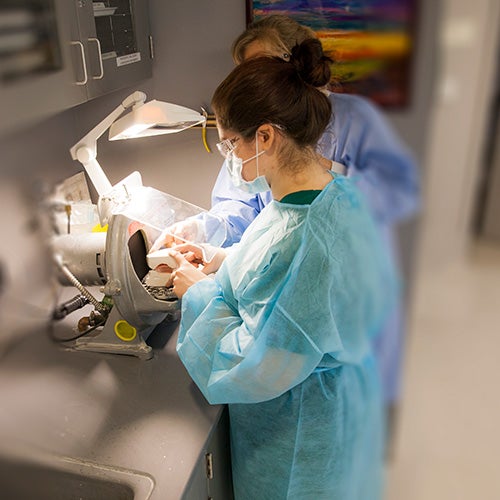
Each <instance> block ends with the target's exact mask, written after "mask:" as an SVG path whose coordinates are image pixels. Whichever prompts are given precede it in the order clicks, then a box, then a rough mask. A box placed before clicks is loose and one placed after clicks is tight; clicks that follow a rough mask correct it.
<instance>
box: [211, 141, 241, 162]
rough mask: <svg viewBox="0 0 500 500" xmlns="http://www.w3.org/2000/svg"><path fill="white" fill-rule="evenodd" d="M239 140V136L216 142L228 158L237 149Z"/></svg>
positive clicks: (221, 152) (222, 153)
mask: <svg viewBox="0 0 500 500" xmlns="http://www.w3.org/2000/svg"><path fill="white" fill-rule="evenodd" d="M238 140H239V137H234V138H233V139H224V140H223V141H220V142H218V143H217V144H216V146H217V149H218V150H219V153H220V154H221V155H222V156H223V157H224V158H227V157H228V156H229V155H230V154H231V153H232V152H233V151H234V150H235V149H236V144H235V143H236V141H238Z"/></svg>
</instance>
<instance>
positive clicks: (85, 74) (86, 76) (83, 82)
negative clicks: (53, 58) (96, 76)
mask: <svg viewBox="0 0 500 500" xmlns="http://www.w3.org/2000/svg"><path fill="white" fill-rule="evenodd" d="M70 43H71V45H78V47H80V52H81V54H82V65H83V80H82V81H81V82H79V81H78V80H77V81H76V84H77V85H87V82H88V81H89V78H88V75H87V63H86V61H85V49H84V48H83V43H82V42H80V41H77V42H74V41H71V42H70Z"/></svg>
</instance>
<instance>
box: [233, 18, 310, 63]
mask: <svg viewBox="0 0 500 500" xmlns="http://www.w3.org/2000/svg"><path fill="white" fill-rule="evenodd" d="M309 38H317V37H316V33H315V32H314V31H313V30H312V29H311V28H308V27H307V26H302V25H301V24H299V23H297V22H296V21H294V20H293V19H291V18H290V17H287V16H284V15H281V14H272V15H270V16H266V17H263V18H262V19H259V20H258V21H254V22H252V23H251V24H249V25H248V27H247V29H246V30H245V31H244V32H243V33H242V34H241V35H240V36H239V37H238V38H237V39H236V40H235V41H234V42H233V46H232V55H233V59H234V62H235V63H236V64H241V63H242V62H243V60H244V56H245V51H246V49H247V47H248V46H249V45H250V44H251V43H252V42H255V41H256V40H258V41H260V42H263V43H266V44H269V45H270V46H271V47H272V48H273V52H275V53H273V54H272V55H275V56H278V57H282V58H284V59H288V58H289V57H290V55H291V53H292V48H293V47H294V46H295V45H299V44H301V43H302V42H303V41H304V40H307V39H309Z"/></svg>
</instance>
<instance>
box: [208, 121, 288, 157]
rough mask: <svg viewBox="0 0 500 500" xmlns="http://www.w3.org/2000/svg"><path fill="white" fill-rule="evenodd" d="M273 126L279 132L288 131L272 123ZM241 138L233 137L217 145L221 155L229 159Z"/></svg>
mask: <svg viewBox="0 0 500 500" xmlns="http://www.w3.org/2000/svg"><path fill="white" fill-rule="evenodd" d="M271 125H272V126H273V127H275V128H277V129H278V130H281V131H284V130H286V129H285V127H283V126H282V125H278V124H276V123H271ZM239 139H240V138H239V137H233V138H232V139H224V140H223V141H220V142H218V143H217V144H216V146H217V149H218V150H219V153H220V154H221V155H222V156H223V157H224V158H227V157H228V156H229V155H230V154H231V153H232V152H233V151H234V150H235V149H236V145H235V142H236V141H239Z"/></svg>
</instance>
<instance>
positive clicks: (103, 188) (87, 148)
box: [69, 91, 146, 196]
mask: <svg viewBox="0 0 500 500" xmlns="http://www.w3.org/2000/svg"><path fill="white" fill-rule="evenodd" d="M145 101H146V94H144V92H140V91H136V92H134V93H133V94H131V95H129V96H128V97H127V98H126V99H124V100H123V102H122V103H121V104H120V105H119V106H118V107H117V108H116V109H115V110H114V111H112V112H111V113H110V114H109V115H108V116H107V117H106V118H104V120H102V121H101V122H100V123H99V124H97V125H96V126H95V127H94V128H93V129H92V130H91V131H90V132H89V133H88V134H87V135H86V136H84V137H83V138H82V139H81V140H80V141H79V142H77V143H76V144H75V145H74V146H73V147H72V148H71V149H70V150H69V151H70V153H71V157H72V158H73V160H78V161H79V162H80V163H81V164H82V165H83V167H84V168H85V171H86V172H87V174H88V176H89V177H90V180H91V181H92V184H93V185H94V187H95V189H96V191H97V193H98V194H99V196H102V195H104V194H106V193H107V192H109V191H110V190H111V189H112V187H113V186H112V185H111V183H110V182H109V180H108V178H107V176H106V174H105V173H104V171H103V169H102V167H101V166H100V165H99V162H98V161H97V159H96V157H97V140H98V139H99V137H101V135H102V134H104V132H106V130H107V129H108V128H109V127H111V125H112V124H113V122H114V121H115V120H116V119H117V118H118V117H119V116H120V115H122V114H123V113H124V112H125V111H126V110H127V109H128V108H130V107H132V106H136V105H139V106H140V105H142V104H144V102H145Z"/></svg>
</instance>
